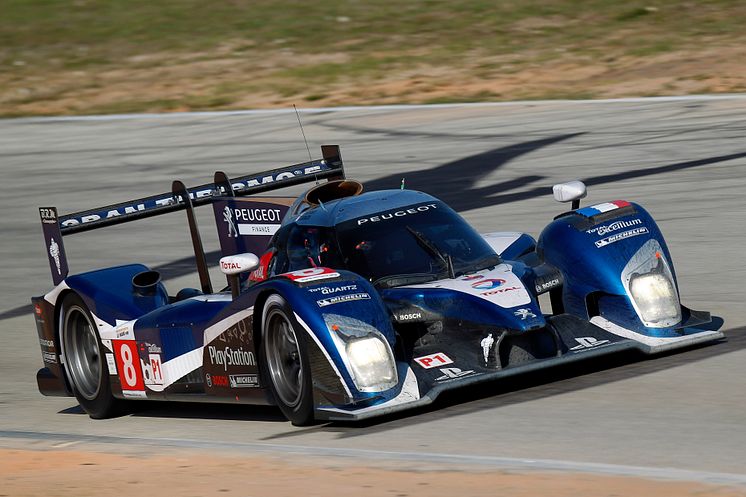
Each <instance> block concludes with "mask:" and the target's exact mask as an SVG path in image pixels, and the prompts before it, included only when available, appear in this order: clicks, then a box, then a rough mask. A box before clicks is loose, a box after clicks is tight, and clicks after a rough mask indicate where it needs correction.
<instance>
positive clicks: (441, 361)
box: [414, 352, 453, 369]
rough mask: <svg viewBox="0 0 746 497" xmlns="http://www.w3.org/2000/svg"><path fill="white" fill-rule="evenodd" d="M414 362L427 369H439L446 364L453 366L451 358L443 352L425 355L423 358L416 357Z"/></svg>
mask: <svg viewBox="0 0 746 497" xmlns="http://www.w3.org/2000/svg"><path fill="white" fill-rule="evenodd" d="M414 362H416V363H417V364H419V365H420V366H422V367H423V368H425V369H430V368H437V367H440V366H445V365H446V364H453V361H452V360H451V358H450V357H448V356H447V355H445V354H444V353H442V352H438V353H437V354H430V355H425V356H422V357H415V358H414Z"/></svg>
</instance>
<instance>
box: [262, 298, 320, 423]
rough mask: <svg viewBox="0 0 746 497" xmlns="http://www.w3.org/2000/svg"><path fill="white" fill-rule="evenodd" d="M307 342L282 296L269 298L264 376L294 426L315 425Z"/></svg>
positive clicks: (264, 318) (265, 312)
mask: <svg viewBox="0 0 746 497" xmlns="http://www.w3.org/2000/svg"><path fill="white" fill-rule="evenodd" d="M307 340H308V338H307V337H306V334H305V332H303V331H302V330H301V327H300V325H299V324H298V322H297V320H296V319H295V315H294V314H293V311H292V309H291V308H290V305H288V303H287V302H286V301H285V299H284V298H282V297H281V296H280V295H277V294H273V295H270V297H269V298H268V299H267V301H266V303H265V304H264V309H263V311H262V345H261V354H262V364H263V366H264V368H263V369H264V375H265V378H267V384H268V385H269V388H270V390H271V391H272V395H273V396H274V398H275V401H276V402H277V405H278V407H279V408H280V410H281V411H282V413H283V414H284V415H285V417H286V418H288V419H289V420H290V422H291V423H293V424H294V425H295V426H306V425H310V424H313V422H314V409H313V388H312V381H311V365H310V363H309V361H308V346H307Z"/></svg>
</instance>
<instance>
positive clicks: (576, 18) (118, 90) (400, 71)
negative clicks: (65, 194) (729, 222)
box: [0, 0, 746, 117]
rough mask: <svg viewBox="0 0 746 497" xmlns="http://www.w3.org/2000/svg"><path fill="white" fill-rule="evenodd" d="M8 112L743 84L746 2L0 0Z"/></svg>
mask: <svg viewBox="0 0 746 497" xmlns="http://www.w3.org/2000/svg"><path fill="white" fill-rule="evenodd" d="M0 13H1V14H0V116H5V117H9V116H21V115H50V114H106V113H130V112H163V111H183V110H217V109H238V108H271V107H287V106H289V105H290V104H291V103H295V104H297V105H298V106H302V107H324V106H338V105H360V104H395V103H443V102H469V101H501V100H521V99H557V98H562V99H564V98H571V99H575V98H604V97H625V96H654V95H679V94H695V93H723V92H725V93H731V92H744V91H746V64H744V63H743V61H744V60H746V46H745V45H744V44H743V43H742V41H743V20H744V19H746V2H744V1H743V0H709V1H708V0H705V1H692V0H689V1H681V0H655V1H631V2H619V1H616V0H582V1H577V0H491V1H489V0H465V1H458V2H454V1H446V0H409V1H407V2H401V1H398V0H377V1H362V0H316V1H311V2H308V1H299V0H231V1H224V2H205V1H199V0H160V1H157V2H154V1H152V0H128V1H126V2H123V1H120V0H0Z"/></svg>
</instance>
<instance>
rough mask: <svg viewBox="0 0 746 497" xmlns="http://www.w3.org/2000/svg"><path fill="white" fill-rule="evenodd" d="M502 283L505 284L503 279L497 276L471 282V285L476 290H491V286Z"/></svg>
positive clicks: (494, 286)
mask: <svg viewBox="0 0 746 497" xmlns="http://www.w3.org/2000/svg"><path fill="white" fill-rule="evenodd" d="M503 284H505V280H502V279H500V278H497V279H488V280H480V281H477V282H476V283H472V284H471V287H472V288H476V289H477V290H492V289H493V288H497V287H499V286H502V285H503Z"/></svg>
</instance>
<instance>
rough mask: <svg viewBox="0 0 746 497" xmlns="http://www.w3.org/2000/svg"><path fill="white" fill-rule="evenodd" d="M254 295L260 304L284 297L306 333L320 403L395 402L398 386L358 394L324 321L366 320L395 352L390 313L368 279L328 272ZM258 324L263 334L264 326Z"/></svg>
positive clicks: (278, 282) (277, 283)
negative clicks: (328, 318) (392, 399)
mask: <svg viewBox="0 0 746 497" xmlns="http://www.w3.org/2000/svg"><path fill="white" fill-rule="evenodd" d="M291 274H292V273H291ZM252 291H255V292H258V293H259V295H260V297H258V299H257V302H262V301H263V300H264V299H263V298H262V297H261V296H266V295H268V294H269V293H278V294H280V295H282V296H283V297H284V298H285V300H286V301H287V302H288V304H290V307H291V308H292V310H293V312H294V314H295V317H296V319H297V320H298V322H299V324H300V325H301V327H302V328H303V329H304V331H305V332H306V333H307V334H308V337H309V338H310V340H308V341H307V343H308V345H309V355H310V360H311V363H312V364H311V367H312V376H313V378H314V387H316V388H318V389H319V393H320V397H319V398H318V399H317V400H318V402H317V403H318V404H324V403H326V404H327V405H328V404H334V405H338V404H349V403H356V404H357V403H360V402H371V401H374V400H375V399H384V398H390V397H393V396H394V395H395V394H396V393H397V392H398V390H397V389H398V385H397V387H394V388H391V389H390V390H389V391H385V392H363V391H360V390H358V388H357V387H356V385H355V382H354V381H353V378H352V374H351V372H350V371H349V369H348V367H347V365H346V364H347V361H346V360H345V359H346V358H345V357H343V354H345V352H344V350H343V349H342V348H341V347H340V346H339V345H338V344H339V343H340V342H339V340H338V339H337V340H335V337H334V336H333V334H334V333H336V332H335V331H334V330H332V329H330V328H329V326H328V325H327V322H326V321H325V319H324V316H325V315H330V314H333V315H336V316H341V317H342V318H352V319H355V320H358V321H362V322H364V323H366V324H367V325H370V326H372V327H373V328H375V330H376V331H377V332H378V333H380V334H381V335H382V336H383V337H384V339H385V340H386V342H387V343H388V346H389V347H390V349H392V350H393V349H394V347H395V344H396V333H395V331H394V329H393V326H392V324H391V319H390V317H389V314H388V311H387V310H386V307H385V306H384V303H383V301H382V300H381V297H380V296H379V295H378V292H376V290H375V289H374V288H373V286H372V285H371V284H370V283H369V282H368V281H367V280H366V279H364V278H362V277H361V276H359V275H357V274H355V273H352V272H349V271H342V270H333V271H329V272H328V273H327V277H323V278H319V279H312V280H310V281H308V280H306V281H298V279H293V278H292V277H288V276H286V275H279V276H277V277H274V278H270V279H268V280H266V281H264V282H262V283H260V284H258V285H256V286H254V287H253V288H252ZM261 312H262V311H261V309H260V306H257V308H256V309H255V313H254V315H255V316H257V317H259V316H261ZM257 325H258V328H259V329H261V327H262V324H261V323H257ZM326 365H328V367H326ZM335 383H336V384H335Z"/></svg>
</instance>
